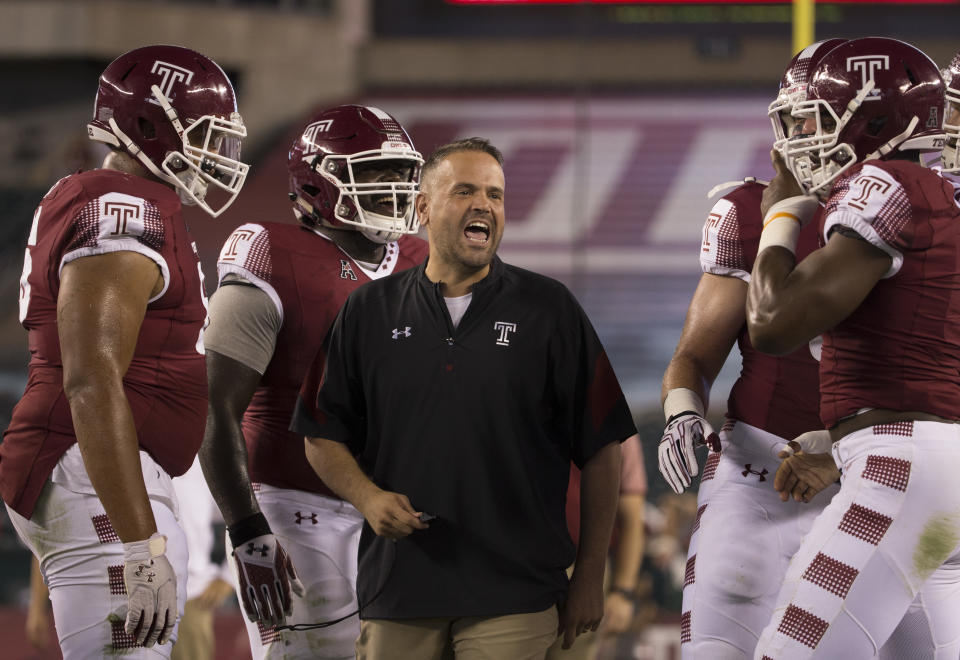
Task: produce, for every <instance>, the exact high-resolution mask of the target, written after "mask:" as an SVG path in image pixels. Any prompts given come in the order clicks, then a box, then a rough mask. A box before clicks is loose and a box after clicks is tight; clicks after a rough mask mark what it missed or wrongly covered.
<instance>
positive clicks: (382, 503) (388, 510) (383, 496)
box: [357, 488, 429, 539]
mask: <svg viewBox="0 0 960 660" xmlns="http://www.w3.org/2000/svg"><path fill="white" fill-rule="evenodd" d="M357 508H358V509H359V510H360V513H362V514H363V517H364V518H366V520H367V523H369V525H370V527H371V528H373V531H374V533H375V534H376V535H377V536H386V537H387V538H391V539H399V538H403V537H404V536H409V535H410V534H412V533H413V532H414V530H417V529H427V528H428V527H429V525H428V524H427V523H425V522H423V521H421V520H420V512H419V511H417V510H416V509H414V508H413V505H412V504H410V500H409V499H408V498H407V496H406V495H401V494H400V493H393V492H391V491H388V490H382V489H380V488H377V489H376V490H375V491H373V492H372V493H371V494H370V495H369V496H367V497H365V498H364V499H363V501H362V502H360V505H359V506H358V507H357Z"/></svg>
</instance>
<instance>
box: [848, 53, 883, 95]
mask: <svg viewBox="0 0 960 660" xmlns="http://www.w3.org/2000/svg"><path fill="white" fill-rule="evenodd" d="M889 70H890V56H889V55H857V56H856V57H848V58H847V71H859V72H860V88H861V89H863V88H864V87H866V86H867V83H868V82H870V81H873V82H874V83H875V82H876V81H875V80H874V74H875V73H876V72H877V71H889ZM879 96H880V91H879V90H876V89H874V90H872V91H871V92H870V94H869V95H868V96H867V98H868V99H869V98H876V97H879Z"/></svg>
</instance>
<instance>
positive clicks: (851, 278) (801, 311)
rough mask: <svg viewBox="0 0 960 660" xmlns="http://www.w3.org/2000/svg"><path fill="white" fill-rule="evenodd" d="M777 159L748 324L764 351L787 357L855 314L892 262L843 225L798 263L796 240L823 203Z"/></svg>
mask: <svg viewBox="0 0 960 660" xmlns="http://www.w3.org/2000/svg"><path fill="white" fill-rule="evenodd" d="M771 156H772V159H773V167H774V169H775V170H776V176H774V178H773V180H772V181H771V182H770V185H769V186H767V189H766V190H765V191H764V193H763V203H762V205H761V210H762V212H763V214H764V221H763V225H764V229H763V233H762V234H761V236H760V247H759V249H758V252H757V259H756V261H755V262H754V264H753V273H752V274H751V276H750V286H749V287H748V291H747V328H748V329H749V332H750V341H751V342H752V343H753V345H754V346H755V347H756V348H757V350H760V351H763V352H764V353H770V354H772V355H784V354H786V353H789V352H791V351H793V350H795V349H797V348H799V347H800V346H801V345H803V344H804V343H806V342H807V341H809V340H810V339H812V338H813V337H816V336H817V335H819V334H820V333H822V332H824V331H826V330H829V329H830V328H832V327H833V326H835V325H836V324H837V323H839V322H840V321H842V320H843V319H845V318H846V317H847V316H849V315H850V314H851V313H852V312H853V310H855V309H856V308H857V307H858V306H859V305H860V303H861V302H863V299H864V298H866V297H867V294H869V293H870V290H871V289H873V287H874V285H875V284H876V283H877V282H879V281H880V279H881V278H882V277H883V276H884V275H885V274H886V273H887V272H888V271H889V270H890V267H891V264H892V259H891V257H890V256H889V255H888V254H887V253H886V252H884V251H883V250H881V249H880V248H878V247H876V246H874V245H871V244H870V243H868V242H867V241H866V240H864V239H863V238H862V237H861V236H859V235H858V234H857V233H856V232H855V231H853V230H852V229H849V228H845V227H843V226H838V229H837V230H836V231H834V232H833V233H832V234H831V235H830V236H829V239H828V241H827V244H826V246H825V247H823V248H821V249H819V250H815V251H814V252H813V253H811V254H810V255H808V256H807V258H806V259H804V260H803V261H801V262H800V264H797V263H796V259H795V257H794V254H795V251H796V244H797V237H798V235H799V233H800V228H801V227H802V226H803V225H804V224H806V223H807V222H809V220H810V218H811V217H812V215H813V212H814V210H815V209H816V200H815V198H813V197H812V196H810V195H806V196H805V195H802V194H801V190H800V186H799V184H797V181H796V179H795V178H794V176H793V174H792V173H791V172H790V170H789V169H787V166H786V164H784V162H783V158H782V157H781V156H780V154H779V153H778V152H776V151H774V152H771ZM828 220H829V218H828Z"/></svg>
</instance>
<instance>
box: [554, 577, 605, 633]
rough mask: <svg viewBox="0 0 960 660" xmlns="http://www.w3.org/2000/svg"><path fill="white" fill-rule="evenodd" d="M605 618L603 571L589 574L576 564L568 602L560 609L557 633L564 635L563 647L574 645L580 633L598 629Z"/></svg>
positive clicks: (571, 579) (568, 591)
mask: <svg viewBox="0 0 960 660" xmlns="http://www.w3.org/2000/svg"><path fill="white" fill-rule="evenodd" d="M602 619H603V573H602V572H601V573H600V575H599V576H589V575H587V574H585V573H583V572H582V571H578V570H577V567H576V566H575V567H574V569H573V577H571V578H570V588H569V589H568V590H567V602H566V603H565V604H564V606H563V608H562V609H561V610H560V627H559V629H558V630H557V635H563V648H565V649H568V648H570V647H571V646H573V642H574V640H575V639H576V638H577V636H578V635H582V634H583V633H585V632H588V631H591V630H596V629H597V628H598V627H599V626H600V621H601V620H602Z"/></svg>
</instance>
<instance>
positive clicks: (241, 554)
mask: <svg viewBox="0 0 960 660" xmlns="http://www.w3.org/2000/svg"><path fill="white" fill-rule="evenodd" d="M233 558H234V560H235V561H236V564H237V580H238V589H237V591H238V593H239V595H240V602H241V603H242V604H243V609H244V611H245V612H246V613H247V618H248V619H249V620H250V621H251V622H253V623H256V622H257V621H259V622H260V623H262V624H263V626H264V627H266V628H273V627H275V626H281V625H284V624H285V623H286V617H288V616H290V613H291V612H292V611H293V598H292V596H291V592H293V594H295V595H297V596H298V597H299V596H303V594H304V588H303V583H302V582H300V579H299V578H298V577H297V571H296V570H295V569H294V567H293V562H292V561H291V560H290V555H288V554H287V551H286V550H284V549H283V546H282V545H280V543H279V541H277V537H275V536H274V535H273V534H263V535H261V536H256V537H254V538H252V539H250V540H248V541H244V542H243V543H239V544H237V545H236V547H234V549H233Z"/></svg>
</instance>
